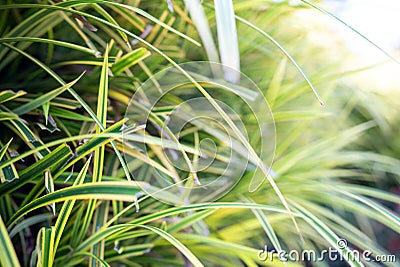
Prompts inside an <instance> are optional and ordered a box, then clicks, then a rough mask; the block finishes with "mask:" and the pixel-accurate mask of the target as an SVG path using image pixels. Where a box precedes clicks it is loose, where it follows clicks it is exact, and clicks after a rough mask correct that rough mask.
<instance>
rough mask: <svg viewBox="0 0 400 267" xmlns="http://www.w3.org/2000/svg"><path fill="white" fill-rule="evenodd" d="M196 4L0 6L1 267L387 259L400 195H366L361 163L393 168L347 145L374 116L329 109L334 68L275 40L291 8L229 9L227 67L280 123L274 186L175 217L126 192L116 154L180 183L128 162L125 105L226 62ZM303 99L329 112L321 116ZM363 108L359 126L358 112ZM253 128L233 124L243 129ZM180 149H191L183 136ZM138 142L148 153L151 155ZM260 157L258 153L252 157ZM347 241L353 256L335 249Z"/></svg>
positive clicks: (365, 167) (210, 13)
mask: <svg viewBox="0 0 400 267" xmlns="http://www.w3.org/2000/svg"><path fill="white" fill-rule="evenodd" d="M217 2H218V3H221V1H217ZM304 2H307V3H308V4H309V5H311V6H313V7H314V8H316V6H315V5H314V4H312V3H311V2H308V1H304ZM185 3H186V5H187V6H185ZM191 4H192V3H189V1H184V2H183V3H182V2H178V1H176V2H172V1H171V2H168V3H167V2H165V1H154V2H153V1H134V0H126V1H119V2H112V1H106V0H96V1H66V2H59V3H58V1H57V3H55V4H54V3H51V2H47V1H44V2H43V1H37V3H34V4H31V3H25V1H22V2H21V3H20V4H12V3H9V4H6V5H1V6H0V13H1V17H2V18H4V19H2V20H1V21H0V33H1V38H0V59H1V60H0V77H1V89H2V91H1V92H0V123H1V124H2V126H3V130H2V134H1V136H0V146H1V150H0V168H1V171H0V178H1V184H0V211H1V217H0V231H1V238H0V262H1V264H2V265H3V266H21V265H23V266H28V265H29V266H82V265H90V266H101V265H103V266H121V265H127V266H183V265H186V266H191V265H192V266H203V265H204V266H258V265H270V264H271V262H263V261H260V260H259V259H258V256H257V254H258V250H259V249H260V248H263V247H264V245H268V246H270V247H271V248H272V247H273V248H274V249H275V250H289V249H297V250H301V249H305V248H306V249H315V250H321V249H325V248H326V247H328V246H331V247H333V248H336V249H338V250H339V251H340V253H341V254H343V255H344V258H345V259H346V261H347V262H348V263H349V264H350V265H352V266H362V265H363V264H364V263H365V262H363V260H361V261H359V260H357V259H355V258H352V256H351V255H349V254H348V253H349V251H350V250H353V249H358V250H369V251H371V252H372V253H373V255H380V254H382V255H383V254H391V252H389V251H387V249H385V248H384V247H382V246H381V245H380V243H379V242H377V240H376V239H377V238H376V236H375V234H376V232H375V229H374V227H373V224H374V223H376V222H378V223H380V224H382V225H384V226H385V227H387V228H389V229H391V230H393V231H394V232H396V233H397V234H398V233H399V232H400V220H399V217H398V215H397V214H395V212H393V211H391V210H389V209H388V208H387V207H385V205H383V204H382V202H385V203H386V202H389V203H394V204H399V203H400V199H399V197H398V196H397V195H395V194H393V193H390V192H387V191H385V190H382V189H377V188H375V187H374V186H375V184H376V183H377V182H376V181H375V180H374V176H373V173H371V166H373V167H374V168H375V169H378V170H379V171H381V172H384V173H391V175H394V176H395V177H397V176H396V175H397V174H398V171H399V170H398V166H399V162H398V160H397V159H394V158H391V157H389V156H383V155H381V154H379V153H374V152H370V151H365V150H362V149H361V148H360V146H356V145H353V146H352V145H351V144H352V142H353V141H357V140H358V138H359V137H360V136H362V135H364V134H365V132H366V131H369V130H370V129H372V128H373V127H375V123H374V121H371V115H370V114H373V115H376V116H375V117H372V118H373V119H375V120H376V118H379V116H378V115H377V114H379V112H380V110H379V109H376V110H372V109H369V110H367V111H365V109H364V108H365V107H366V105H365V106H363V107H361V108H360V106H359V105H358V104H356V103H358V102H357V101H355V102H351V101H350V102H347V100H346V99H340V98H339V97H337V96H338V95H340V94H342V91H341V90H340V89H341V87H340V86H338V85H337V84H336V83H335V81H336V80H335V79H333V78H332V77H334V76H329V75H328V74H329V73H335V69H333V70H329V69H328V68H326V69H323V70H322V71H318V70H317V71H311V72H308V71H305V70H304V69H305V68H304V66H303V64H302V63H301V62H304V61H307V60H311V61H312V60H317V59H315V58H313V55H312V54H307V53H306V52H307V51H311V50H307V49H306V48H303V46H304V47H307V45H308V44H302V43H301V40H297V39H295V40H293V39H292V40H277V39H275V38H274V37H273V36H274V34H275V33H276V32H278V31H284V30H285V29H284V28H283V27H282V26H281V22H282V20H284V18H285V16H289V15H290V13H291V12H294V11H295V9H296V8H295V7H291V6H289V5H288V4H287V3H286V2H284V3H281V4H276V3H272V2H268V1H267V2H266V3H265V5H266V6H263V7H261V6H260V5H259V3H258V2H257V1H239V2H235V3H234V5H233V7H234V10H235V18H236V27H237V28H236V30H237V40H238V43H237V47H238V55H239V56H240V58H237V57H235V58H232V60H233V61H234V63H233V64H234V65H235V66H236V68H238V62H241V64H240V68H241V69H242V70H243V72H244V73H245V74H247V75H248V76H250V77H251V78H252V79H253V80H255V81H256V82H257V83H258V84H259V86H260V88H261V89H262V90H263V92H265V96H266V99H267V101H268V102H269V104H270V106H271V109H272V112H273V115H274V118H275V122H276V127H277V147H276V156H275V162H274V164H273V171H274V172H275V173H276V177H275V179H273V180H272V178H271V179H270V183H268V182H265V183H263V184H262V185H261V187H260V188H258V189H257V190H256V191H255V192H251V193H250V192H249V190H248V188H249V183H250V179H251V177H252V176H253V174H254V173H252V171H250V170H249V171H247V172H246V173H245V174H244V177H243V178H242V179H241V181H240V182H239V184H238V185H237V186H236V187H235V188H234V189H233V190H232V191H231V192H229V193H228V194H227V195H226V196H224V198H222V199H221V200H219V201H217V202H214V203H199V204H189V205H185V206H176V207H174V206H170V205H167V204H165V203H163V202H160V201H158V200H156V199H153V198H151V196H150V195H147V194H144V193H143V191H142V188H143V186H148V185H146V184H145V182H143V183H137V182H133V181H132V179H133V178H134V177H132V175H131V173H130V166H128V164H127V162H126V161H125V159H124V157H123V152H124V153H130V156H131V157H133V158H134V159H135V164H137V165H138V166H142V165H145V164H150V165H154V166H155V167H156V168H158V169H163V170H164V169H166V170H167V171H169V172H174V173H181V172H180V171H179V170H176V169H174V167H173V166H172V167H171V166H168V165H167V164H166V163H165V161H162V159H161V158H158V161H154V162H150V163H148V162H146V159H145V158H143V156H142V155H140V153H138V152H137V151H135V150H134V149H133V150H129V151H123V145H122V129H123V128H124V125H125V123H126V122H125V121H124V119H123V118H124V114H125V110H126V108H127V106H128V105H129V101H130V99H131V96H132V94H133V93H134V92H135V91H137V90H138V88H139V87H140V85H141V83H142V82H144V81H145V80H147V79H148V78H149V77H151V76H152V75H153V73H156V72H157V71H158V70H160V69H162V68H163V67H165V66H167V65H168V64H170V65H175V66H177V63H181V62H187V61H190V60H207V58H208V59H215V60H217V59H218V57H217V56H216V53H217V52H216V47H217V46H218V47H219V48H220V49H222V51H220V54H221V55H222V53H225V52H226V49H227V48H225V45H226V44H223V43H222V42H221V39H219V42H218V43H216V45H215V46H214V45H213V44H212V43H208V42H211V40H210V38H215V40H216V39H218V38H217V37H216V36H215V35H216V34H218V35H219V38H223V34H224V32H223V28H222V29H221V27H223V26H224V25H222V26H221V24H218V25H215V22H214V21H215V17H217V22H218V23H223V22H220V20H219V19H218V16H220V15H221V14H215V12H220V11H219V9H218V8H217V9H214V8H213V5H212V2H207V1H206V2H205V3H203V4H202V6H203V9H204V14H203V13H201V12H200V13H201V14H200V13H198V14H197V16H199V17H196V19H195V18H194V17H195V16H196V15H195V12H196V11H195V10H193V9H194V7H192V6H191ZM198 6H199V5H197V7H198ZM186 8H187V9H189V11H190V12H189V11H188V10H186ZM264 8H266V9H267V10H268V12H265V11H264ZM171 9H172V10H173V12H171ZM197 12H199V11H197ZM229 14H230V16H233V14H232V12H231V13H229ZM219 18H221V17H219ZM250 21H251V22H250ZM206 22H207V24H208V25H206V24H205V23H206ZM231 22H232V20H230V22H229V23H228V22H227V23H228V24H229V27H230V28H231V30H233V28H232V26H233V25H232V23H231ZM207 27H209V28H207ZM226 27H227V26H226ZM95 29H97V30H96V31H95ZM216 29H218V33H216ZM197 30H198V31H199V32H198V31H197ZM213 35H214V36H213ZM221 36H222V37H221ZM231 37H232V36H231ZM201 41H203V42H206V44H204V43H203V46H200V43H201ZM299 44H301V47H300V45H299ZM234 45H235V47H236V44H234ZM203 47H204V48H203ZM300 48H301V49H300ZM296 49H299V50H296ZM289 51H290V52H289ZM310 53H311V52H310ZM224 58H226V57H224ZM221 60H222V61H224V59H223V57H222V56H221ZM326 64H327V65H328V63H326ZM225 76H226V75H225ZM228 76H229V75H228ZM228 78H232V77H228ZM232 79H233V81H234V80H235V77H233V78H232ZM332 80H333V82H332ZM153 82H154V84H155V85H157V81H156V80H154V81H153ZM310 87H311V89H313V90H314V92H315V94H316V95H317V97H318V98H320V99H324V100H325V101H326V102H328V106H327V108H326V109H321V107H320V105H319V104H318V101H315V99H314V98H313V96H312V94H311V90H310ZM315 88H317V89H319V92H320V94H321V96H320V97H319V95H318V94H317V93H316V91H315ZM198 89H199V90H201V87H198ZM349 90H353V89H351V88H349ZM197 93H198V92H197ZM354 97H355V98H356V99H357V95H355V96H354ZM331 99H337V100H335V101H332V100H331ZM176 101H177V105H179V103H181V102H182V101H183V99H176ZM212 101H213V99H212V98H211V99H210V102H212ZM226 101H227V103H228V104H232V105H233V104H234V103H229V101H232V102H233V101H234V99H233V100H230V99H226ZM343 103H344V104H343ZM364 103H365V102H364ZM343 105H345V108H342V107H343ZM306 107H307V108H306ZM360 109H361V110H363V111H364V112H363V114H367V115H365V116H356V115H357V111H359V110H360ZM355 114H356V115H355ZM249 118H250V116H249V114H246V112H244V113H243V114H242V121H243V122H244V123H245V124H246V125H250V126H251V124H252V123H253V122H252V121H251V119H249ZM378 123H379V121H378ZM148 134H150V135H151V133H148ZM371 136H373V135H371ZM151 137H153V138H154V140H158V139H159V138H160V136H159V135H157V134H152V136H151ZM377 139H378V138H377ZM216 140H217V138H216ZM183 142H184V143H185V145H187V144H188V143H189V144H191V146H192V148H193V147H196V142H195V140H193V139H190V138H189V137H188V138H186V139H184V140H183ZM147 145H148V147H149V149H150V152H151V153H154V154H155V155H157V153H158V152H159V150H160V147H159V145H157V143H156V142H154V143H149V144H147ZM259 146H260V144H258V143H254V142H253V143H252V147H251V149H254V150H255V151H257V150H258V149H260V147H259ZM376 152H379V151H376ZM375 169H373V170H375ZM265 181H266V180H265ZM271 183H272V184H273V185H275V184H276V188H274V189H276V190H275V191H274V190H273V187H274V186H271ZM378 183H379V182H378ZM285 203H287V206H286V207H285V205H284V204H285ZM293 218H294V219H295V223H293V220H292V219H293ZM296 223H297V224H298V229H299V231H300V232H301V235H302V237H303V238H304V242H301V239H300V238H299V232H298V229H296V226H295V225H296ZM342 238H344V239H346V240H347V241H348V247H345V248H343V247H340V246H339V245H338V241H339V240H341V239H342ZM273 263H274V264H279V265H282V266H284V265H285V264H286V265H289V266H291V265H293V266H297V265H301V264H305V263H301V262H299V263H296V262H288V263H283V262H281V261H280V260H279V259H278V258H276V255H274V261H273ZM321 264H322V263H321Z"/></svg>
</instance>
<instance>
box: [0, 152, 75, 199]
mask: <svg viewBox="0 0 400 267" xmlns="http://www.w3.org/2000/svg"><path fill="white" fill-rule="evenodd" d="M70 156H72V151H71V149H70V148H69V147H68V146H67V145H65V144H63V145H61V146H59V147H57V148H56V149H54V150H53V151H52V152H51V153H49V154H48V155H46V156H45V157H43V158H42V159H41V160H39V161H37V162H36V163H34V164H32V165H30V166H29V167H28V168H26V169H24V170H22V171H21V172H20V173H19V179H14V180H12V181H11V182H8V183H4V184H0V196H3V195H5V194H11V193H12V192H14V191H15V190H17V189H18V188H20V187H21V186H23V185H24V184H26V183H28V182H30V181H33V180H35V179H36V178H37V177H39V176H41V175H43V173H44V171H45V170H47V169H50V170H53V169H56V168H57V167H59V164H60V163H61V164H62V163H63V162H64V160H65V159H66V158H68V157H70Z"/></svg>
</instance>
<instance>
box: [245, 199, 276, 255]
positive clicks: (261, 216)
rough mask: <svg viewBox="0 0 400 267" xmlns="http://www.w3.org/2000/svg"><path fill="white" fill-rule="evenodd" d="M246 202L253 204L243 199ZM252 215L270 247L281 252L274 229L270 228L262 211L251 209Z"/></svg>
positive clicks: (249, 200)
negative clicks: (268, 241) (258, 223)
mask: <svg viewBox="0 0 400 267" xmlns="http://www.w3.org/2000/svg"><path fill="white" fill-rule="evenodd" d="M245 200H246V202H250V203H254V201H252V200H251V199H249V198H245ZM251 211H252V212H253V213H254V215H255V216H256V217H257V219H258V221H259V222H260V224H261V226H262V227H263V229H264V231H265V233H266V234H267V236H268V238H269V240H270V241H271V243H272V245H273V246H274V247H275V249H276V250H277V251H278V253H279V252H280V251H282V247H281V243H280V242H279V239H278V237H277V236H276V234H275V231H274V229H273V228H272V226H271V224H270V223H269V221H268V218H267V217H266V216H265V214H264V213H263V211H262V210H258V209H252V210H251Z"/></svg>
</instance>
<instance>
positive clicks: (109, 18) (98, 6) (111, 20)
mask: <svg viewBox="0 0 400 267" xmlns="http://www.w3.org/2000/svg"><path fill="white" fill-rule="evenodd" d="M91 6H92V7H93V8H94V9H95V10H96V11H97V12H99V14H101V15H102V16H103V17H104V18H105V19H106V20H108V21H109V22H111V23H112V24H115V25H117V26H119V24H118V23H117V21H116V20H115V19H114V17H113V16H111V15H110V14H108V12H107V11H106V10H105V9H104V8H102V7H101V6H100V5H99V4H93V5H91ZM118 33H119V34H120V35H121V37H122V39H123V40H124V42H125V43H126V44H127V45H128V47H129V48H130V47H131V45H130V43H129V40H128V36H127V35H126V34H125V33H124V32H122V31H118Z"/></svg>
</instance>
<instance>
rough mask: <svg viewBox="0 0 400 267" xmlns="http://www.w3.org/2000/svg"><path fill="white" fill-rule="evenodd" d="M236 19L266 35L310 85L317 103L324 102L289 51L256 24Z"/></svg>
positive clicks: (322, 104) (237, 17) (239, 18)
mask: <svg viewBox="0 0 400 267" xmlns="http://www.w3.org/2000/svg"><path fill="white" fill-rule="evenodd" d="M236 19H237V20H239V21H241V22H243V23H244V24H246V25H248V26H249V27H251V28H253V29H255V30H256V31H258V32H259V33H261V34H262V35H263V36H265V37H267V38H268V39H269V40H270V41H271V42H272V43H273V44H274V45H276V46H277V47H278V48H279V49H280V50H281V51H282V53H283V54H284V55H285V56H286V57H287V58H288V59H289V60H290V62H292V64H293V65H294V66H295V67H296V69H297V70H298V71H299V72H300V74H301V76H303V78H304V80H305V81H306V82H307V84H308V85H309V86H310V88H311V90H312V91H313V92H314V95H315V96H316V97H317V99H318V101H319V103H320V104H321V106H324V105H325V104H324V102H323V101H322V99H321V97H320V96H319V94H318V92H317V90H316V89H315V88H314V85H313V84H312V82H311V81H310V79H309V78H308V76H307V74H306V73H305V72H304V70H303V68H302V67H301V66H300V65H299V64H298V63H297V61H296V60H295V59H294V58H293V57H292V56H291V55H290V53H289V52H288V51H287V50H286V49H285V48H284V47H283V46H282V45H281V44H280V43H279V42H278V41H277V40H275V38H273V37H272V36H271V35H269V34H268V33H266V32H265V31H263V30H262V29H260V28H259V27H257V26H256V25H254V24H252V23H251V22H249V21H247V20H245V19H243V18H241V17H239V16H236Z"/></svg>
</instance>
